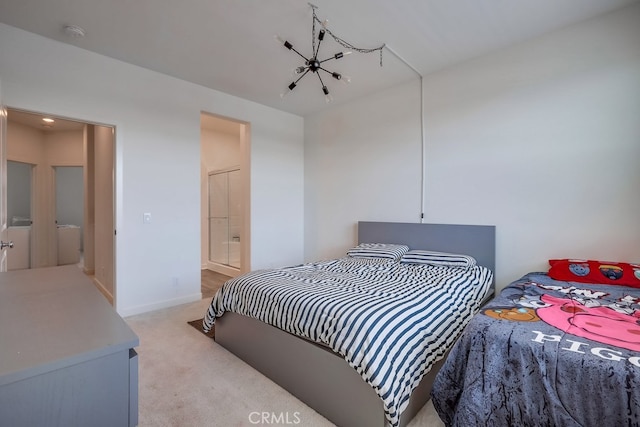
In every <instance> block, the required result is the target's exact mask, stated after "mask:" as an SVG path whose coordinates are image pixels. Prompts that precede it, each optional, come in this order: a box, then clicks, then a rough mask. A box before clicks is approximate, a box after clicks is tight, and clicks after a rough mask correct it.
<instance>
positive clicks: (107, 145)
mask: <svg viewBox="0 0 640 427" xmlns="http://www.w3.org/2000/svg"><path fill="white" fill-rule="evenodd" d="M6 118H7V121H6V125H7V126H6V135H5V141H6V159H7V162H8V164H11V165H16V164H17V165H27V166H28V167H29V170H30V172H27V171H26V169H25V167H24V166H22V167H21V169H20V172H19V174H17V173H11V174H10V173H8V174H7V178H6V179H7V182H6V185H7V187H6V188H7V195H8V196H9V198H8V200H7V206H6V209H7V211H8V212H13V214H11V215H10V216H8V217H7V219H8V222H9V224H8V225H9V227H8V229H11V228H12V224H11V221H12V218H13V220H14V221H18V222H20V225H19V226H21V227H24V228H28V229H29V237H28V238H27V241H26V243H24V242H21V243H20V244H18V242H14V247H13V248H12V249H9V250H7V254H6V257H7V259H8V263H7V266H12V265H14V266H15V263H12V258H14V257H15V256H17V254H18V253H22V254H24V253H25V252H26V253H27V254H28V255H27V259H28V260H27V262H26V263H24V262H23V263H22V264H21V267H23V268H42V267H53V266H57V265H67V264H76V265H78V268H81V269H82V270H83V271H84V272H85V273H86V274H87V275H89V276H92V278H93V279H94V282H95V283H96V286H97V287H98V289H99V290H100V291H101V292H102V293H103V294H104V295H105V297H106V298H107V299H108V300H109V301H110V303H112V304H113V301H114V297H115V284H114V282H113V278H114V277H115V275H114V259H115V258H114V253H113V252H114V250H115V245H114V241H113V239H114V234H113V233H114V225H113V224H114V220H113V218H114V204H115V203H114V191H113V188H114V182H113V179H114V166H115V165H114V159H115V157H114V148H115V130H114V127H113V126H104V125H97V124H92V123H87V122H81V121H78V120H75V119H68V118H61V117H58V116H55V115H49V114H42V113H37V112H30V111H24V110H19V109H13V108H7V117H6ZM45 119H46V120H45ZM27 173H28V174H29V176H30V178H31V181H30V183H29V184H26V183H25V182H24V181H25V180H26V179H27ZM14 188H17V190H16V189H14ZM27 188H28V189H29V191H30V193H29V194H28V195H27V196H25V193H26V192H27ZM16 193H19V194H21V195H22V198H24V197H27V198H28V200H29V203H28V207H25V206H26V205H27V204H26V203H24V201H23V200H20V198H16V197H15V194H16ZM12 194H13V195H14V196H12ZM18 201H19V202H20V206H19V211H17V210H15V209H14V208H13V206H12V205H13V204H14V203H18ZM16 226H18V225H17V223H16ZM25 245H27V246H28V249H26V248H25ZM12 269H14V268H12Z"/></svg>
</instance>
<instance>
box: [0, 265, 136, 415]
mask: <svg viewBox="0 0 640 427" xmlns="http://www.w3.org/2000/svg"><path fill="white" fill-rule="evenodd" d="M138 344H139V340H138V337H137V336H136V335H135V333H134V332H133V331H132V330H131V329H130V328H129V327H128V325H127V324H126V323H125V322H124V320H123V319H122V318H121V317H120V316H119V315H118V314H117V313H116V312H115V310H114V309H113V308H112V307H111V306H110V305H109V303H108V302H107V301H106V299H105V298H104V297H103V296H102V295H101V294H100V292H98V290H97V289H96V288H95V286H94V285H93V283H92V282H91V280H90V279H89V278H88V277H87V276H85V275H84V274H83V273H82V271H80V270H79V269H78V267H76V266H75V265H70V266H64V267H51V268H41V269H35V270H19V271H10V272H7V273H2V274H0V425H2V426H4V425H6V426H89V425H90V426H109V427H112V426H132V425H137V423H138V356H137V354H136V352H135V350H134V347H136V346H137V345H138Z"/></svg>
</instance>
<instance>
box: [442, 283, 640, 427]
mask: <svg viewBox="0 0 640 427" xmlns="http://www.w3.org/2000/svg"><path fill="white" fill-rule="evenodd" d="M639 319H640V289H637V288H632V287H626V286H616V285H607V284H587V283H577V282H564V281H557V280H553V279H551V278H550V277H549V276H548V275H547V274H546V273H529V274H527V275H525V276H524V277H522V278H521V279H519V280H517V281H515V282H513V283H511V284H510V285H509V286H507V287H506V288H505V289H504V290H503V291H502V292H501V293H500V295H499V296H498V297H496V298H495V299H494V300H492V301H491V302H490V303H489V304H487V305H486V306H485V307H484V308H483V309H482V310H481V311H480V313H478V314H477V315H476V316H475V317H474V318H473V319H472V320H471V322H470V323H469V325H468V326H467V327H466V329H465V332H464V333H463V335H462V337H461V338H460V340H459V341H458V342H457V343H456V345H455V346H454V347H453V349H452V350H451V353H450V354H449V356H448V358H447V360H446V362H445V365H444V366H443V368H442V369H441V370H440V371H439V373H438V375H437V377H436V380H435V383H434V385H433V390H432V400H433V404H434V407H435V409H436V411H437V412H438V414H439V416H440V418H441V419H442V420H443V421H444V422H445V424H446V425H447V426H465V427H467V426H594V427H602V426H640V320H639Z"/></svg>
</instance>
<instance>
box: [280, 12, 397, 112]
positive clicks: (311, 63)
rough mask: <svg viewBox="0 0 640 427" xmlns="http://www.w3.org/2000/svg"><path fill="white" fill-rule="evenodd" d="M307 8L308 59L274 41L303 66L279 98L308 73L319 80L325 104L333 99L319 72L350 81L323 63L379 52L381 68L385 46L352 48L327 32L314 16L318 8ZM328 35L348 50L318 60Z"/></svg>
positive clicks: (295, 70) (282, 42) (291, 47)
mask: <svg viewBox="0 0 640 427" xmlns="http://www.w3.org/2000/svg"><path fill="white" fill-rule="evenodd" d="M309 6H311V10H312V12H313V19H312V22H311V56H310V57H306V56H304V55H303V54H301V53H300V52H299V51H298V50H296V49H295V48H294V47H293V45H292V44H291V43H290V42H288V41H287V40H283V39H282V38H280V37H279V36H275V37H276V40H277V41H278V42H279V43H281V44H282V45H284V47H286V48H287V49H289V50H291V51H293V52H295V53H297V54H298V55H299V56H300V57H301V58H302V59H303V60H304V62H303V64H302V65H300V66H299V67H296V68H295V69H294V74H295V75H299V77H297V79H296V80H295V81H293V82H291V83H290V84H289V86H287V89H285V92H283V93H282V94H280V97H281V98H283V97H284V96H285V95H287V94H288V93H289V92H291V91H292V90H293V89H295V87H296V86H297V85H298V82H299V81H300V80H302V79H303V78H304V76H306V75H307V74H309V72H311V73H313V74H315V75H316V76H318V80H320V85H321V87H322V92H323V93H324V97H325V101H326V102H327V103H329V102H331V101H332V100H333V98H332V97H331V94H330V93H329V89H328V88H327V85H325V83H324V81H323V80H322V76H321V71H322V72H324V73H326V74H327V76H329V77H332V78H334V79H336V80H339V81H342V82H343V83H349V82H350V81H351V79H350V78H349V77H347V76H343V75H342V74H340V73H338V72H335V71H329V70H327V69H326V68H325V65H323V64H324V63H325V62H328V61H331V60H334V59H341V58H343V57H345V56H346V55H350V54H351V51H356V52H360V53H371V52H375V51H379V52H380V66H382V49H383V48H384V47H385V45H384V44H383V45H381V46H379V47H375V48H373V49H361V48H358V47H355V46H353V45H352V44H350V43H347V42H346V41H344V40H343V39H341V38H340V37H338V36H336V35H335V34H333V33H332V32H331V30H329V29H328V28H327V21H326V20H325V21H320V19H318V16H317V15H316V9H317V8H318V6H315V5H313V4H311V3H309ZM316 22H317V23H318V24H320V26H321V27H322V28H321V29H320V31H318V34H317V40H318V44H317V45H316ZM327 34H328V35H329V36H331V37H332V38H333V39H334V40H335V41H336V43H338V44H339V45H341V46H342V47H344V48H347V49H350V50H349V51H345V52H338V53H336V54H334V55H330V56H328V57H326V58H325V59H320V58H319V57H318V54H319V53H320V45H321V44H322V41H323V40H324V38H325V35H327Z"/></svg>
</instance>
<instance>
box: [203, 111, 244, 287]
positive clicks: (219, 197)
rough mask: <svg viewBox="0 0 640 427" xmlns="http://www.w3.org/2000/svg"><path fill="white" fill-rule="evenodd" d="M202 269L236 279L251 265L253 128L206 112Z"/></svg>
mask: <svg viewBox="0 0 640 427" xmlns="http://www.w3.org/2000/svg"><path fill="white" fill-rule="evenodd" d="M200 141H201V165H202V167H201V197H202V203H201V205H202V210H201V216H202V222H201V224H202V227H201V230H202V232H201V235H202V239H201V240H202V245H201V260H202V263H201V264H202V269H203V270H211V271H214V272H216V273H220V274H224V275H226V276H231V277H235V276H238V275H240V274H241V273H244V272H246V271H249V270H250V264H249V253H250V252H249V242H250V239H249V224H248V219H249V174H248V164H249V154H248V153H249V149H248V145H249V142H248V141H249V125H248V124H247V123H243V122H239V121H237V120H233V119H228V118H224V117H219V116H215V115H212V114H208V113H202V114H201V116H200Z"/></svg>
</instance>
